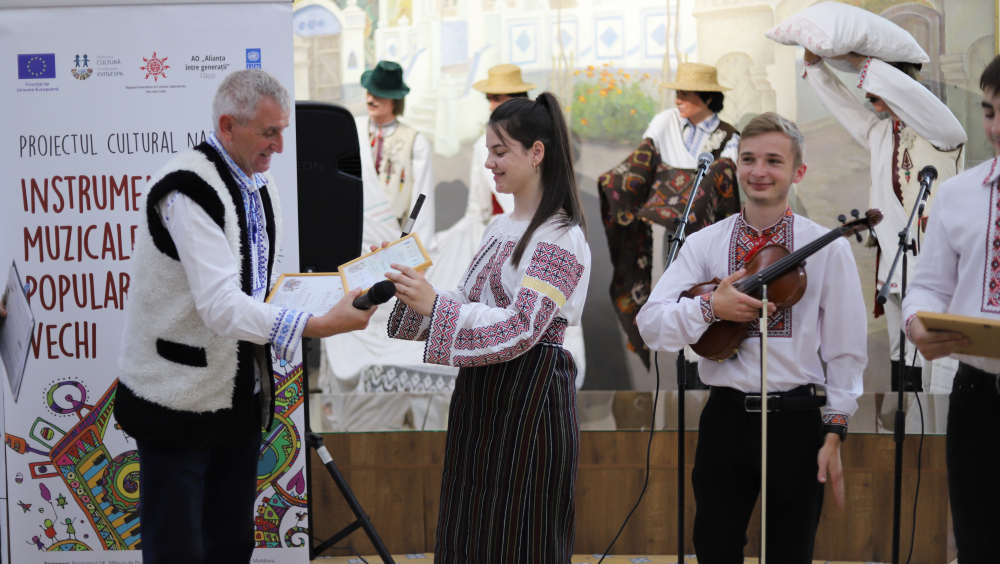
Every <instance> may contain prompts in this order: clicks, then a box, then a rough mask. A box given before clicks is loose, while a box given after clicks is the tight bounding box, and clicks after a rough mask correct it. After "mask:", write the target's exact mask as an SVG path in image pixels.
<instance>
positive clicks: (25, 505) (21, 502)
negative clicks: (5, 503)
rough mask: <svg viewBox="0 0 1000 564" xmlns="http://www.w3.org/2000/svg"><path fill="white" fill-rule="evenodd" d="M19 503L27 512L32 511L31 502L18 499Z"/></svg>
mask: <svg viewBox="0 0 1000 564" xmlns="http://www.w3.org/2000/svg"><path fill="white" fill-rule="evenodd" d="M17 504H18V505H20V506H21V510H22V511H24V512H25V513H27V512H29V511H31V504H30V503H24V502H23V501H18V502H17Z"/></svg>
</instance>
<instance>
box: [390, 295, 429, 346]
mask: <svg viewBox="0 0 1000 564" xmlns="http://www.w3.org/2000/svg"><path fill="white" fill-rule="evenodd" d="M423 319H424V317H423V316H422V315H420V314H419V313H417V312H415V311H413V310H412V309H410V307H409V306H407V305H406V304H404V303H403V302H401V301H399V300H397V301H396V307H394V308H392V315H390V316H389V337H391V338H393V339H404V340H409V341H418V340H420V339H419V338H418V336H417V330H418V329H420V324H421V322H423Z"/></svg>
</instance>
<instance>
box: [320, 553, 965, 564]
mask: <svg viewBox="0 0 1000 564" xmlns="http://www.w3.org/2000/svg"><path fill="white" fill-rule="evenodd" d="M392 557H393V559H394V560H395V561H396V562H397V563H402V562H409V561H411V560H428V561H430V560H433V559H434V555H433V554H394V555H392ZM364 558H365V560H367V561H368V563H369V564H382V559H381V558H379V557H378V556H365V557H364ZM600 559H601V555H600V554H598V555H593V554H578V555H576V556H574V557H573V560H572V562H573V563H574V564H576V563H578V562H587V563H590V562H597V561H599V560H600ZM604 561H605V562H612V563H614V564H624V563H625V562H634V563H639V562H649V563H651V564H677V557H676V556H672V555H669V554H667V555H659V556H657V555H654V554H648V555H625V554H615V555H609V556H608V557H607V558H605V559H604ZM313 562H321V563H322V564H327V563H329V564H363V561H362V560H360V559H358V557H357V556H335V557H333V558H317V559H316V560H314V561H313ZM743 562H744V564H757V559H756V558H746V559H744V560H743ZM683 564H698V559H697V558H695V557H694V556H688V557H687V558H685V559H684V562H683ZM813 564H862V563H860V562H857V563H855V562H842V561H840V560H813ZM865 564H878V563H875V562H868V563H865ZM951 564H958V560H954V561H953V562H952V563H951Z"/></svg>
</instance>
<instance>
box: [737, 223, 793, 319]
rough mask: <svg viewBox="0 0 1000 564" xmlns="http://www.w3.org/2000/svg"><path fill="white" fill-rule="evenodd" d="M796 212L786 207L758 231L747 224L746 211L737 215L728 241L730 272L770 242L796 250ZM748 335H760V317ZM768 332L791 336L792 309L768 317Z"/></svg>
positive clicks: (740, 266) (748, 260) (744, 263)
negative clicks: (772, 220)
mask: <svg viewBox="0 0 1000 564" xmlns="http://www.w3.org/2000/svg"><path fill="white" fill-rule="evenodd" d="M794 223H795V214H793V213H792V210H791V209H786V210H785V215H784V217H782V218H781V221H779V222H778V223H775V224H774V225H772V226H771V227H768V228H767V229H765V230H763V231H761V233H760V235H758V234H757V231H756V230H755V229H754V228H753V227H750V226H749V225H747V224H746V222H745V221H744V220H743V214H740V216H739V217H738V218H737V219H736V226H735V227H733V234H732V237H731V238H730V241H729V274H732V273H734V272H736V271H737V270H739V269H741V268H743V266H744V265H746V263H748V262H750V259H752V258H753V256H754V254H756V253H757V251H759V250H760V249H762V248H763V247H765V246H767V245H772V244H778V245H784V246H785V247H787V248H788V250H789V251H794V250H795V237H794ZM747 335H748V336H749V337H759V336H760V321H759V320H756V319H755V320H754V321H752V322H750V326H749V327H748V328H747ZM767 335H768V336H769V337H791V336H792V310H791V308H789V309H783V310H781V311H778V312H776V313H775V314H774V315H771V316H769V317H768V320H767Z"/></svg>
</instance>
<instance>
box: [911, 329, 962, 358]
mask: <svg viewBox="0 0 1000 564" xmlns="http://www.w3.org/2000/svg"><path fill="white" fill-rule="evenodd" d="M910 337H911V338H912V340H913V344H915V345H917V350H919V351H920V354H922V355H923V357H924V358H926V359H927V360H934V359H938V358H944V357H946V356H948V355H950V354H952V353H953V352H955V351H956V350H958V349H960V348H962V347H967V346H969V345H971V344H972V341H970V340H969V339H968V338H967V337H966V336H965V335H963V334H961V333H958V332H956V331H928V330H927V329H925V328H924V324H923V323H921V322H920V320H919V319H914V320H913V321H911V322H910Z"/></svg>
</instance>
